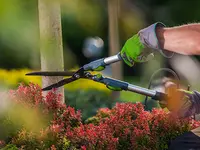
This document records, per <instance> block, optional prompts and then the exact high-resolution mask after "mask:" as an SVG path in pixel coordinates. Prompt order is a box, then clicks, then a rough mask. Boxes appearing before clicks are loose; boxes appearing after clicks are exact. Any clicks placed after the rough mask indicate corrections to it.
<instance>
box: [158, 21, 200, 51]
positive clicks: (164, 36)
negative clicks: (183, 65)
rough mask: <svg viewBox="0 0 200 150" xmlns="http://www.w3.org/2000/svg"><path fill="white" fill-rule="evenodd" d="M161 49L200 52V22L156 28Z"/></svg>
mask: <svg viewBox="0 0 200 150" xmlns="http://www.w3.org/2000/svg"><path fill="white" fill-rule="evenodd" d="M156 34H157V37H158V41H159V44H160V48H161V49H165V50H168V51H172V52H176V53H180V54H185V55H199V54H200V24H189V25H183V26H179V27H173V28H158V29H157V30H156Z"/></svg>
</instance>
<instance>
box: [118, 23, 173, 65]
mask: <svg viewBox="0 0 200 150" xmlns="http://www.w3.org/2000/svg"><path fill="white" fill-rule="evenodd" d="M158 27H161V28H162V27H165V25H164V24H163V23H160V22H157V23H154V24H152V25H151V26H149V27H147V28H145V29H143V30H140V31H139V32H138V33H137V34H135V35H134V36H133V37H131V38H130V39H128V40H127V41H126V43H125V44H124V46H123V48H122V50H121V52H120V54H121V57H122V59H123V60H124V62H125V63H126V64H127V65H129V66H130V67H132V66H133V65H134V63H135V62H139V63H140V62H146V61H149V60H150V59H152V58H153V57H154V52H155V50H157V51H159V52H160V53H161V54H162V55H163V56H164V57H167V58H171V57H172V56H173V53H172V52H169V51H165V50H162V49H161V48H160V45H159V42H158V38H157V35H156V29H157V28H158Z"/></svg>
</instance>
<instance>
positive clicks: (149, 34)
mask: <svg viewBox="0 0 200 150" xmlns="http://www.w3.org/2000/svg"><path fill="white" fill-rule="evenodd" d="M157 27H166V26H165V25H164V24H163V23H161V22H156V23H154V24H152V25H150V26H148V27H147V28H144V29H142V30H140V31H139V32H138V35H139V37H140V41H141V42H142V44H144V45H145V46H147V47H148V48H152V49H156V50H158V51H159V52H160V53H161V54H162V55H163V56H164V57H167V58H171V57H172V56H173V55H174V53H173V52H170V51H166V50H164V49H161V48H160V44H159V41H158V38H157V35H156V28H157Z"/></svg>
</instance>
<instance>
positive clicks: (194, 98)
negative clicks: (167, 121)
mask: <svg viewBox="0 0 200 150" xmlns="http://www.w3.org/2000/svg"><path fill="white" fill-rule="evenodd" d="M188 96H189V98H190V100H191V102H192V106H191V108H190V113H193V114H199V113H200V93H199V92H197V91H194V92H193V94H190V95H188Z"/></svg>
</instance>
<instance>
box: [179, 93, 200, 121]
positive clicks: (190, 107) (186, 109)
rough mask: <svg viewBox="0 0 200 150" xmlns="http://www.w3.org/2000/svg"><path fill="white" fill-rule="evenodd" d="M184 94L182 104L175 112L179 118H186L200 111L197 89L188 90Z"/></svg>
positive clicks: (199, 95)
mask: <svg viewBox="0 0 200 150" xmlns="http://www.w3.org/2000/svg"><path fill="white" fill-rule="evenodd" d="M184 93H185V92H184ZM185 94H186V96H184V99H183V105H182V107H181V108H180V110H178V112H177V114H178V116H179V117H180V118H186V117H190V116H192V115H194V114H199V113H200V93H199V92H197V91H193V92H189V91H188V92H186V93H185Z"/></svg>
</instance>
